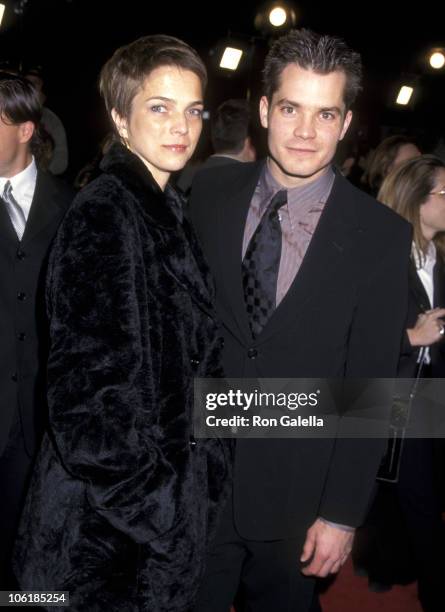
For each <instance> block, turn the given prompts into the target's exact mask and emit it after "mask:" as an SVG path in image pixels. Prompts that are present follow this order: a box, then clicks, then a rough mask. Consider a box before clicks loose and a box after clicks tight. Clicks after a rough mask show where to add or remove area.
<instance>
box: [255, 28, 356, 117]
mask: <svg viewBox="0 0 445 612" xmlns="http://www.w3.org/2000/svg"><path fill="white" fill-rule="evenodd" d="M289 64H297V65H298V66H300V68H303V69H305V70H313V71H314V72H317V73H319V74H329V73H330V72H335V71H341V72H344V73H345V75H346V85H345V90H344V94H343V98H344V103H345V106H346V109H349V108H350V107H351V106H352V104H353V103H354V101H355V98H356V97H357V94H358V93H359V91H360V90H361V78H362V64H361V59H360V55H359V53H356V52H355V51H352V49H350V48H349V47H348V46H347V45H346V43H345V42H344V41H343V40H341V39H340V38H336V37H334V36H322V35H321V34H317V33H316V32H312V31H311V30H306V29H301V30H291V31H290V32H288V33H287V34H285V35H284V36H281V37H280V38H278V39H277V40H276V41H275V42H274V44H273V45H272V47H271V49H270V51H269V53H268V54H267V57H266V62H265V65H264V70H263V87H264V93H265V95H266V96H267V98H268V100H269V103H270V102H271V101H272V96H273V94H274V93H275V92H276V91H277V90H278V89H279V87H280V78H281V73H282V72H283V70H284V69H285V68H286V66H288V65H289Z"/></svg>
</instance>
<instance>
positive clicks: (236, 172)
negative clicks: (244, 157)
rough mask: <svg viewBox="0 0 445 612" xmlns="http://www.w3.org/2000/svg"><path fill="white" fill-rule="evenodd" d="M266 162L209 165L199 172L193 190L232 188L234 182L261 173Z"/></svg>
mask: <svg viewBox="0 0 445 612" xmlns="http://www.w3.org/2000/svg"><path fill="white" fill-rule="evenodd" d="M263 164H264V162H263V161H258V162H239V163H225V164H220V165H218V166H213V167H207V168H206V169H205V171H202V172H197V173H196V175H195V178H194V180H193V183H192V196H193V190H195V191H196V190H198V189H203V188H206V187H212V188H215V186H220V187H224V186H225V187H226V188H230V187H231V186H233V185H234V183H238V182H242V181H244V180H248V179H250V178H251V177H252V176H254V175H255V174H259V172H260V170H261V168H262V166H263Z"/></svg>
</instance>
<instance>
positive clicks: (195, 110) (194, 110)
mask: <svg viewBox="0 0 445 612" xmlns="http://www.w3.org/2000/svg"><path fill="white" fill-rule="evenodd" d="M189 113H190V114H191V115H193V116H194V117H202V113H203V110H202V108H191V109H190V110H189Z"/></svg>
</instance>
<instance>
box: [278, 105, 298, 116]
mask: <svg viewBox="0 0 445 612" xmlns="http://www.w3.org/2000/svg"><path fill="white" fill-rule="evenodd" d="M294 111H295V109H294V107H293V106H282V107H281V112H282V113H283V114H284V115H292V114H293V113H294Z"/></svg>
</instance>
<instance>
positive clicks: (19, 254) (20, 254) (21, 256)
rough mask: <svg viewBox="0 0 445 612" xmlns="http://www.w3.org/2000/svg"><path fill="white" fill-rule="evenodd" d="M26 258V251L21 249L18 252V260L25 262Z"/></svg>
mask: <svg viewBox="0 0 445 612" xmlns="http://www.w3.org/2000/svg"><path fill="white" fill-rule="evenodd" d="M25 257H26V253H25V251H22V249H19V250H18V251H17V259H20V260H23V259H25Z"/></svg>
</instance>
